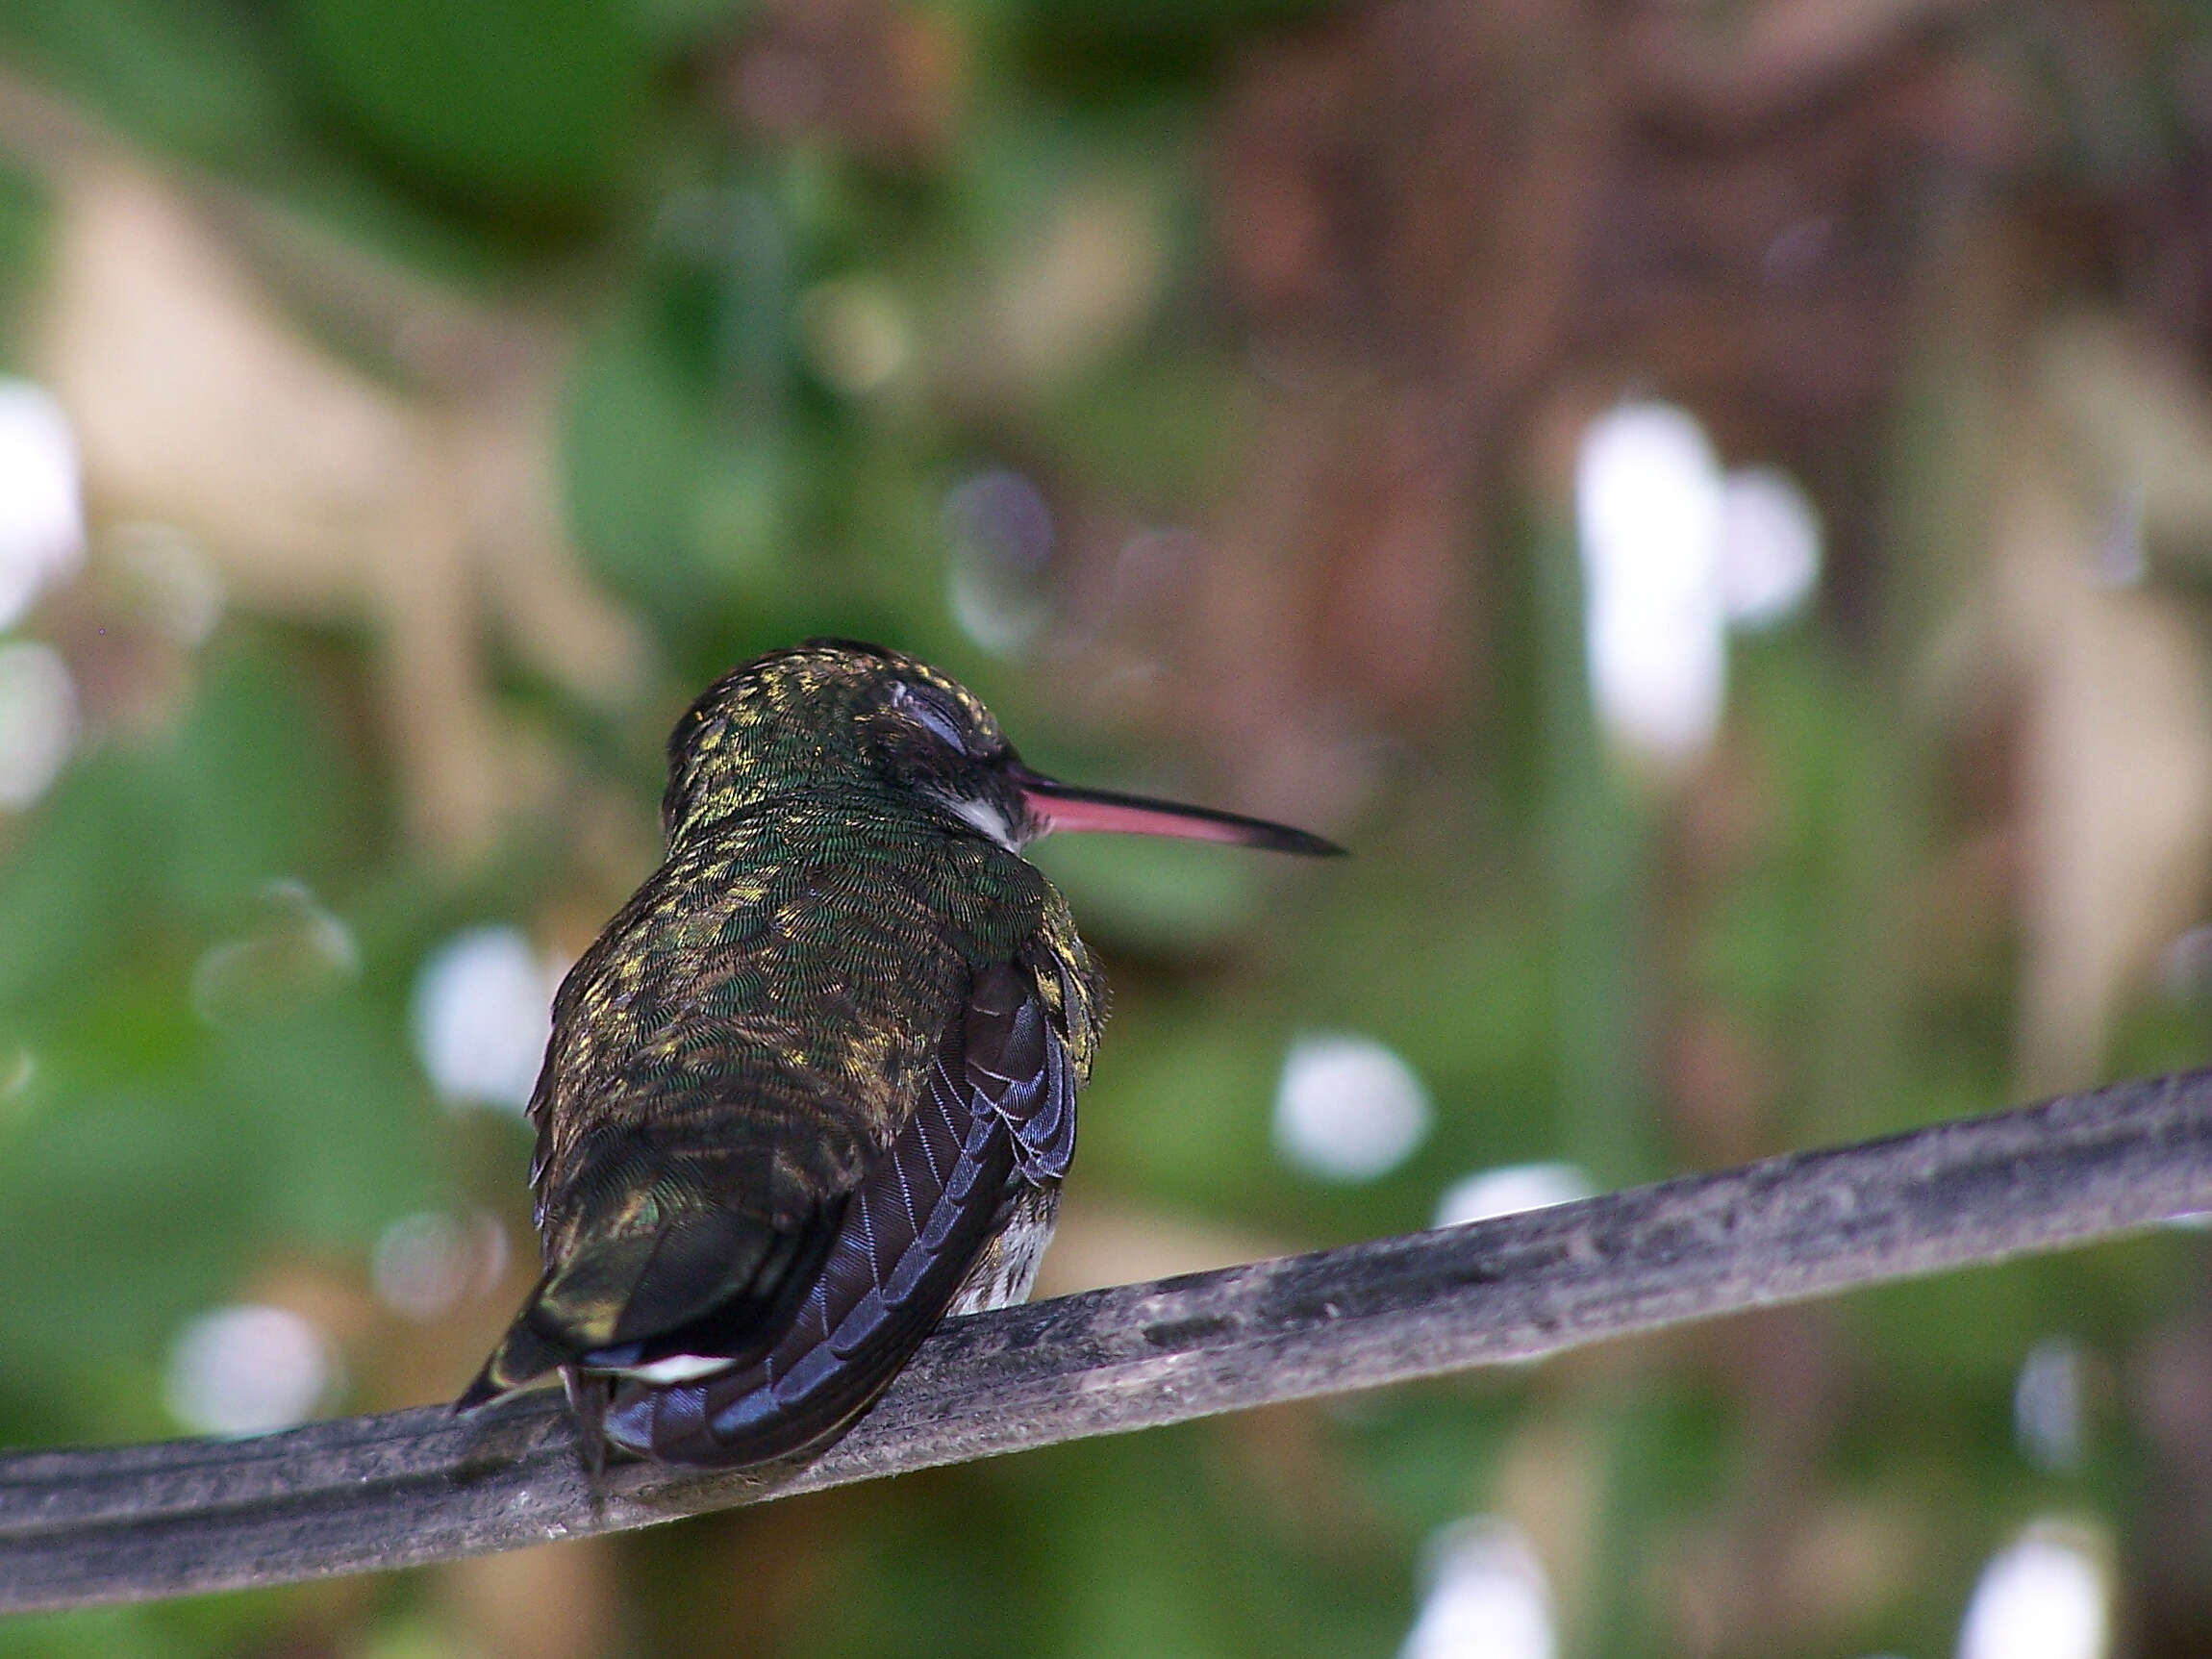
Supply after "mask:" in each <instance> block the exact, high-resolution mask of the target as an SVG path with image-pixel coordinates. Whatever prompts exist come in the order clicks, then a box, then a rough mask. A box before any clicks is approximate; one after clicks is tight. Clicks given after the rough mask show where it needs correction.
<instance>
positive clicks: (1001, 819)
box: [943, 795, 1021, 853]
mask: <svg viewBox="0 0 2212 1659" xmlns="http://www.w3.org/2000/svg"><path fill="white" fill-rule="evenodd" d="M943 800H944V805H945V809H946V810H947V811H948V812H950V813H952V814H953V816H954V817H959V818H962V819H964V820H965V821H967V822H968V823H970V824H973V825H974V826H975V827H976V829H978V830H980V831H981V832H982V833H983V834H985V835H987V836H989V837H990V838H991V839H992V840H993V841H994V842H997V843H998V844H999V845H1000V846H1002V847H1004V848H1005V849H1006V850H1007V851H1008V852H1017V853H1018V852H1019V851H1020V850H1021V843H1020V842H1017V841H1016V840H1015V839H1014V828H1013V826H1012V825H1011V824H1009V823H1008V822H1007V821H1006V815H1005V814H1004V813H1002V812H1000V811H999V810H998V809H997V808H996V807H995V806H993V805H992V803H991V802H989V801H980V800H970V799H968V798H967V797H966V796H961V795H947V796H944V797H943Z"/></svg>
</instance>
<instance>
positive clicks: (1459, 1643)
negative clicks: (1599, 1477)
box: [1398, 1516, 1559, 1659]
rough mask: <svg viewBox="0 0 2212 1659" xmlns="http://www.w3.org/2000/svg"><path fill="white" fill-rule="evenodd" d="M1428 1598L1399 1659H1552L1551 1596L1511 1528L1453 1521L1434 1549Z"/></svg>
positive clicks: (1538, 1566) (1494, 1522) (1478, 1520)
mask: <svg viewBox="0 0 2212 1659" xmlns="http://www.w3.org/2000/svg"><path fill="white" fill-rule="evenodd" d="M1427 1554H1428V1572H1427V1577H1428V1585H1429V1587H1428V1593H1427V1595H1426V1596H1423V1597H1422V1599H1421V1604H1420V1614H1419V1615H1418V1616H1417V1617H1416V1618H1415V1620H1414V1624H1413V1628H1412V1629H1411V1630H1410V1631H1408V1632H1407V1633H1406V1639H1405V1645H1404V1646H1401V1647H1400V1648H1399V1649H1398V1659H1552V1656H1553V1655H1554V1654H1555V1653H1557V1652H1558V1650H1559V1639H1558V1636H1557V1634H1556V1633H1555V1631H1554V1629H1553V1626H1552V1614H1551V1588H1550V1585H1549V1583H1548V1582H1547V1581H1546V1578H1545V1575H1544V1565H1543V1563H1542V1562H1540V1561H1538V1560H1537V1559H1536V1551H1535V1550H1534V1549H1532V1548H1530V1547H1529V1544H1528V1540H1527V1538H1526V1537H1525V1536H1523V1534H1522V1533H1521V1529H1520V1528H1519V1527H1517V1526H1515V1525H1514V1524H1513V1523H1512V1522H1511V1521H1501V1520H1499V1519H1497V1518H1496V1517H1494V1516H1478V1517H1475V1518H1473V1519H1471V1520H1468V1521H1454V1522H1453V1523H1452V1524H1451V1525H1449V1526H1446V1527H1445V1528H1444V1529H1443V1530H1442V1531H1441V1532H1439V1533H1438V1534H1437V1535H1436V1536H1435V1537H1434V1538H1432V1539H1431V1540H1430V1541H1429V1545H1428V1551H1427Z"/></svg>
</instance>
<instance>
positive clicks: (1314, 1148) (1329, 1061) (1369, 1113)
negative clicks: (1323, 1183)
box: [1274, 1035, 1429, 1181]
mask: <svg viewBox="0 0 2212 1659" xmlns="http://www.w3.org/2000/svg"><path fill="white" fill-rule="evenodd" d="M1428 1123H1429V1103H1428V1091H1427V1090H1425V1089H1423V1088H1422V1087H1421V1084H1420V1078H1418V1077H1416V1076H1415V1075H1414V1073H1413V1068H1412V1067H1410V1066H1408V1065H1407V1064H1406V1063H1405V1062H1404V1061H1403V1060H1401V1059H1399V1058H1398V1056H1397V1055H1396V1054H1395V1053H1393V1052H1392V1051H1391V1050H1390V1049H1389V1048H1386V1047H1384V1046H1383V1044H1381V1043H1377V1042H1375V1041H1374V1040H1373V1039H1372V1038H1370V1037H1351V1036H1342V1035H1319V1036H1308V1037H1300V1038H1298V1039H1296V1040H1295V1042H1293V1043H1292V1044H1291V1046H1290V1051H1289V1053H1288V1054H1286V1055H1285V1056H1284V1058H1283V1075H1282V1080H1281V1082H1280V1083H1279V1084H1278V1085H1277V1086H1276V1089H1275V1123H1274V1130H1275V1146H1276V1148H1277V1150H1279V1151H1280V1152H1281V1153H1282V1155H1283V1156H1284V1157H1285V1158H1286V1159H1288V1160H1289V1161H1290V1162H1291V1163H1293V1164H1295V1165H1296V1166H1297V1167H1298V1168H1299V1169H1303V1170H1305V1171H1306V1173H1308V1174H1310V1175H1319V1176H1320V1177H1322V1178H1323V1179H1325V1180H1332V1181H1370V1180H1372V1179H1374V1178H1375V1177H1376V1176H1378V1175H1385V1174H1388V1173H1389V1172H1390V1171H1391V1170H1393V1169H1396V1168H1397V1167H1398V1165H1400V1164H1402V1163H1404V1162H1405V1160H1406V1159H1407V1157H1409V1156H1410V1155H1411V1154H1412V1152H1413V1149H1414V1148H1415V1147H1416V1146H1418V1145H1420V1142H1421V1138H1422V1137H1423V1136H1424V1135H1426V1134H1427V1133H1428Z"/></svg>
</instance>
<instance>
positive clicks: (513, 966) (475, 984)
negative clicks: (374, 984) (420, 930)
mask: <svg viewBox="0 0 2212 1659" xmlns="http://www.w3.org/2000/svg"><path fill="white" fill-rule="evenodd" d="M560 979H561V975H560V972H559V970H558V969H557V968H555V967H554V965H552V964H551V963H548V962H547V961H545V960H544V959H543V958H542V957H540V955H539V954H538V952H537V950H536V949H535V948H534V947H533V946H532V945H531V943H530V941H529V940H527V939H525V938H524V937H523V936H522V934H521V932H520V931H519V930H517V929H515V928H512V927H479V928H472V929H470V930H469V931H467V932H465V933H461V934H457V935H455V936H454V937H453V938H452V939H449V940H447V941H446V942H445V943H443V944H441V945H440V946H439V947H438V949H437V950H435V951H433V952H432V953H431V955H430V957H429V959H428V960H427V961H425V962H424V963H423V965H422V970H421V972H420V973H418V974H417V975H416V976H415V998H414V1006H413V1010H412V1013H413V1017H414V1018H413V1023H414V1028H415V1054H416V1055H417V1056H418V1057H419V1058H420V1060H421V1061H422V1068H423V1069H424V1070H425V1071H427V1072H429V1073H430V1080H431V1082H432V1083H434V1084H436V1085H437V1087H438V1092H439V1093H440V1094H442V1095H444V1096H445V1098H446V1100H447V1101H448V1102H449V1103H451V1104H454V1105H457V1106H461V1105H483V1106H503V1107H506V1108H509V1109H510V1110H513V1111H517V1112H519V1111H520V1110H521V1109H522V1108H523V1107H524V1106H527V1105H528V1104H529V1103H530V1091H531V1089H532V1088H533V1087H534V1086H535V1085H536V1084H537V1081H538V1068H539V1066H540V1063H541V1062H542V1061H543V1059H544V1057H545V1043H546V1040H547V1039H548V1038H549V1037H550V1036H552V1034H553V993H554V991H555V990H556V989H557V988H558V987H559V984H560Z"/></svg>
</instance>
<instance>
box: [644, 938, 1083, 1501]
mask: <svg viewBox="0 0 2212 1659" xmlns="http://www.w3.org/2000/svg"><path fill="white" fill-rule="evenodd" d="M1074 1088H1075V1073H1074V1068H1073V1067H1072V1065H1071V1064H1070V1062H1069V1059H1068V1053H1067V1048H1066V1043H1065V1042H1064V1040H1063V1038H1062V1036H1061V1035H1060V1033H1059V1032H1058V1030H1057V1029H1056V1028H1055V1025H1054V1022H1053V1021H1052V1020H1051V1019H1050V1018H1048V1017H1047V1015H1046V1013H1045V1010H1044V1009H1043V1006H1042V1004H1041V1002H1040V1001H1039V999H1038V996H1037V993H1036V986H1035V981H1034V979H1033V978H1032V977H1031V975H1030V973H1029V972H1028V971H1027V970H1026V969H1025V968H1018V967H1017V966H1015V965H1013V964H999V965H995V966H993V967H991V968H985V969H983V970H982V971H981V972H979V973H977V974H976V975H975V976H974V979H973V981H972V983H971V985H970V988H969V993H968V998H967V1002H966V1006H965V1008H964V1010H963V1013H962V1014H961V1016H960V1017H959V1018H956V1019H954V1021H953V1022H952V1024H951V1026H950V1028H949V1029H948V1030H947V1031H946V1033H945V1035H944V1038H943V1042H942V1043H941V1044H940V1046H939V1051H938V1056H937V1060H936V1063H935V1064H934V1065H933V1066H932V1067H931V1068H930V1070H929V1073H928V1077H927V1081H926V1084H925V1086H924V1088H923V1090H922V1091H921V1097H920V1098H919V1099H917V1101H916V1102H915V1103H914V1107H913V1109H912V1111H911V1112H909V1113H908V1115H907V1118H906V1120H905V1123H904V1124H903V1126H902V1127H901V1128H900V1130H899V1132H898V1134H897V1135H896V1136H895V1137H894V1138H893V1140H892V1144H891V1145H890V1146H889V1147H888V1148H887V1149H886V1150H885V1152H884V1153H883V1154H882V1155H881V1156H880V1157H878V1158H877V1159H876V1160H874V1161H873V1162H872V1163H871V1164H870V1165H869V1166H868V1167H867V1169H866V1171H865V1172H864V1174H863V1176H862V1179H861V1181H860V1184H859V1186H858V1187H857V1188H856V1189H855V1190H854V1192H853V1194H852V1196H851V1199H850V1202H849V1203H848V1204H847V1205H846V1207H845V1209H844V1211H843V1214H842V1217H841V1218H840V1219H839V1221H838V1224H837V1226H836V1229H835V1232H834V1236H833V1237H832V1239H831V1241H830V1244H829V1246H828V1248H827V1250H826V1251H825V1253H824V1254H823V1256H822V1259H821V1263H820V1267H819V1270H818V1271H817V1273H816V1274H815V1276H814V1278H813V1279H812V1281H811V1283H810V1284H809V1286H808V1288H807V1290H806V1292H805V1294H804V1295H803V1296H802V1297H801V1298H800V1299H799V1301H798V1303H797V1305H796V1306H795V1308H794V1309H793V1312H792V1317H791V1319H790V1320H788V1321H787V1322H786V1323H785V1324H784V1326H783V1327H782V1329H781V1331H780V1333H779V1334H778V1335H777V1336H776V1337H775V1338H774V1339H773V1340H772V1341H770V1342H769V1343H767V1345H765V1347H763V1348H762V1349H760V1350H759V1351H757V1353H756V1355H755V1356H754V1357H752V1358H749V1359H747V1360H745V1361H744V1362H743V1363H740V1364H736V1365H733V1366H731V1367H730V1368H729V1369H728V1370H723V1371H721V1372H718V1373H716V1374H715V1375H713V1376H708V1377H705V1378H701V1379H698V1380H696V1381H689V1382H681V1383H673V1384H655V1383H652V1382H649V1381H646V1380H642V1379H639V1378H636V1377H624V1378H619V1379H617V1380H616V1382H615V1384H614V1388H613V1397H612V1399H611V1401H610V1403H609V1406H608V1410H607V1413H606V1420H605V1424H606V1434H607V1437H608V1439H609V1440H611V1441H612V1442H613V1443H614V1444H616V1445H620V1446H623V1447H625V1448H626V1449H629V1450H631V1451H635V1452H639V1453H642V1454H646V1455H650V1456H652V1457H656V1458H659V1459H661V1460H663V1461H665V1462H674V1463H699V1464H718V1465H742V1464H754V1463H763V1462H767V1461H769V1460H771V1459H774V1458H779V1457H784V1456H789V1455H792V1454H794V1453H798V1452H802V1451H806V1450H809V1449H811V1448H814V1447H817V1446H818V1445H822V1444H824V1443H825V1442H827V1441H828V1440H829V1439H831V1438H833V1437H834V1436H835V1435H837V1434H838V1433H840V1432H842V1430H843V1429H844V1427H845V1426H846V1425H847V1424H849V1423H850V1422H851V1421H852V1420H853V1419H854V1418H855V1417H857V1416H858V1415H859V1414H860V1413H861V1412H863V1411H865V1410H866V1409H867V1406H868V1405H869V1404H870V1403H872V1402H873V1400H874V1399H875V1397H876V1395H879V1394H880V1393H882V1391H883V1389H884V1388H885V1386H886V1385H888V1384H889V1382H890V1381H891V1379H892V1377H893V1376H894V1375H896V1374H897V1372H898V1370H899V1369H900V1367H902V1366H903V1365H904V1364H905V1363H906V1361H907V1359H908V1357H909V1356H910V1355H911V1354H912V1353H913V1351H914V1349H915V1347H916V1346H917V1345H918V1344H919V1343H920V1341H921V1339H922V1338H923V1337H924V1336H926V1335H927V1334H928V1333H929V1331H930V1329H931V1327H933V1326H934V1325H935V1324H936V1323H937V1321H938V1320H940V1319H941V1318H943V1315H944V1312H945V1310H946V1308H947V1307H949V1306H950V1305H951V1304H952V1301H953V1299H954V1297H955V1296H956V1295H958V1294H959V1293H960V1290H961V1287H962V1285H963V1284H964V1282H965V1281H966V1280H967V1279H968V1275H969V1273H970V1270H971V1269H974V1267H975V1266H976V1264H977V1262H978V1260H979V1259H980V1258H981V1257H982V1256H983V1254H984V1251H985V1249H986V1246H988V1245H989V1244H991V1243H992V1241H993V1237H994V1236H995V1235H996V1233H997V1232H998V1230H999V1229H1000V1228H1001V1227H1002V1226H1004V1225H1005V1222H1006V1219H1007V1217H1008V1216H1009V1214H1011V1212H1012V1208H1013V1205H1014V1202H1015V1199H1016V1196H1017V1194H1018V1193H1020V1192H1022V1191H1025V1190H1033V1189H1034V1188H1036V1187H1037V1186H1039V1185H1040V1184H1043V1183H1050V1184H1052V1185H1054V1186H1057V1183H1058V1181H1059V1178H1060V1176H1061V1174H1062V1173H1064V1172H1065V1170H1066V1169H1067V1167H1068V1157H1069V1155H1070V1154H1071V1153H1072V1150H1073V1144H1074V1120H1075V1109H1074Z"/></svg>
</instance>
